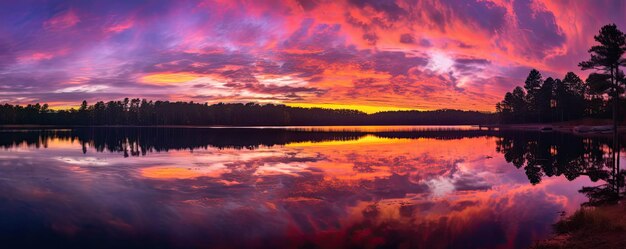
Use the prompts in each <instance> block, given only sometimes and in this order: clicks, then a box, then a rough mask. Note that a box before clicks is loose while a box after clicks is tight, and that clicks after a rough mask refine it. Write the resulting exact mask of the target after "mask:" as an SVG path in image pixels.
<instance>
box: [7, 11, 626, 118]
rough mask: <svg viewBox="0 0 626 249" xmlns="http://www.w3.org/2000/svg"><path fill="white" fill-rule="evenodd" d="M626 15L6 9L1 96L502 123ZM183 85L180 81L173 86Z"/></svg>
mask: <svg viewBox="0 0 626 249" xmlns="http://www.w3.org/2000/svg"><path fill="white" fill-rule="evenodd" d="M607 6H610V7H607ZM624 8H625V7H624V4H621V3H620V2H619V1H606V2H605V3H604V4H592V3H589V2H584V1H540V0H515V1H498V0H485V1H456V0H446V1H431V0H424V1H413V0H395V1H394V0H384V1H352V0H345V1H308V0H300V1H295V0H293V1H292V0H273V1H256V2H246V1H234V2H233V1H230V2H229V1H213V0H207V1H188V2H187V1H185V2H171V1H154V2H148V3H146V2H134V1H131V2H128V1H106V2H104V1H81V2H64V1H60V2H54V3H50V4H48V5H37V6H31V5H30V4H28V3H21V2H20V3H15V2H3V3H0V14H1V15H0V21H1V22H0V23H2V24H0V85H2V86H3V87H4V88H3V91H4V92H5V94H4V95H3V97H2V99H3V100H5V101H9V102H16V103H17V102H19V103H24V102H23V101H24V100H37V101H40V102H44V101H45V102H56V103H59V102H66V103H67V102H71V101H74V100H75V96H74V95H71V94H72V93H75V92H77V91H83V90H85V89H94V88H93V87H91V88H89V87H84V88H76V86H68V84H69V85H71V84H75V85H76V84H80V85H86V84H89V85H94V86H96V87H95V88H97V86H109V88H106V89H104V88H103V89H98V90H97V91H91V92H87V93H91V94H93V95H86V96H89V97H93V98H98V96H100V98H103V99H104V98H109V97H115V96H119V94H120V93H123V92H124V91H120V89H124V90H128V89H133V90H137V91H133V94H135V95H137V96H136V97H150V98H153V97H157V98H175V99H173V100H194V101H199V102H210V103H213V102H218V101H225V102H228V101H257V100H258V101H270V102H276V103H289V102H290V101H297V102H298V103H310V104H315V103H319V104H322V103H323V104H335V105H340V104H341V105H354V106H356V105H360V106H377V105H380V106H391V107H393V106H395V107H397V108H418V109H436V108H462V109H477V110H486V111H493V110H494V105H495V103H496V102H497V101H498V100H499V99H500V98H501V97H502V95H503V94H504V92H506V91H509V90H510V89H512V88H513V87H514V86H515V85H519V84H521V82H523V79H524V77H525V76H526V74H527V70H528V69H530V68H537V69H539V70H540V71H542V73H543V74H544V75H546V76H552V77H562V76H563V75H564V74H565V72H567V71H575V72H577V73H581V72H580V71H579V70H577V66H576V64H577V62H578V61H581V60H583V59H586V58H587V57H588V55H587V53H586V50H587V49H588V48H589V47H590V46H591V45H592V44H593V40H592V37H593V35H594V34H595V33H596V32H597V30H598V29H599V28H600V26H602V25H604V24H606V23H611V22H615V23H617V24H618V26H619V27H622V26H625V25H626V22H625V21H624V19H623V18H621V15H622V13H623V12H624V11H625V10H626V9H624ZM159 75H160V76H164V77H166V78H158V77H160V76H159ZM165 75H169V76H165ZM185 75H186V76H189V77H191V78H189V77H187V78H188V79H183V78H185V77H182V76H185ZM174 76H176V77H178V76H180V77H182V78H180V77H178V78H177V79H175V80H172V79H167V77H174ZM582 76H583V78H584V76H585V75H584V74H582ZM155 77H157V78H155ZM164 81H168V82H164ZM169 81H171V82H169ZM179 81H180V82H179ZM193 86H195V87H193ZM71 87H75V89H74V88H71ZM66 88H70V89H69V90H71V91H68V90H67V89H66ZM63 89H65V90H63ZM165 89H167V90H165ZM59 91H62V92H59ZM199 92H200V93H199ZM8 93H10V94H8ZM97 94H100V95H97ZM69 97H71V98H69Z"/></svg>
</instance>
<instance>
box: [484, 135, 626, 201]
mask: <svg viewBox="0 0 626 249" xmlns="http://www.w3.org/2000/svg"><path fill="white" fill-rule="evenodd" d="M496 150H497V151H498V152H500V153H502V154H504V158H505V159H506V161H507V162H509V163H512V164H513V165H514V166H515V167H517V168H519V169H523V170H524V171H525V173H526V176H527V177H528V180H529V181H530V183H532V184H538V183H540V182H541V180H542V178H543V177H553V176H563V177H565V178H567V179H568V180H570V181H571V180H574V179H576V178H578V177H580V176H588V177H589V179H591V180H592V181H594V182H596V181H602V182H604V184H601V185H598V186H592V187H584V188H582V189H581V190H580V192H581V193H584V194H585V195H587V197H589V201H588V202H587V203H585V205H601V204H605V203H610V202H615V201H617V200H618V198H619V194H620V189H621V187H623V186H624V180H623V179H624V173H625V172H624V171H621V170H620V169H619V164H617V165H616V163H615V162H616V161H615V158H619V156H618V155H617V154H618V152H619V147H618V149H617V150H614V149H613V142H612V140H611V139H609V138H605V137H594V138H589V137H581V136H574V135H571V134H563V133H538V132H515V133H508V132H507V133H501V134H500V137H499V138H498V140H497V141H496Z"/></svg>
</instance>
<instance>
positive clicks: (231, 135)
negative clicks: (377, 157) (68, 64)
mask: <svg viewBox="0 0 626 249" xmlns="http://www.w3.org/2000/svg"><path fill="white" fill-rule="evenodd" d="M489 134H494V131H481V130H464V131H461V130H424V131H381V132H364V131H317V130H298V129H282V128H280V129H274V128H268V129H260V128H258V129H257V128H146V127H142V128H139V127H137V128H104V127H100V128H75V129H64V130H55V129H52V130H5V131H2V136H0V147H3V148H11V147H16V146H20V145H26V146H29V147H35V148H40V147H44V148H46V147H48V144H49V143H50V141H51V140H55V139H59V140H64V141H77V142H78V143H80V144H82V149H83V152H87V149H88V147H92V148H94V149H95V150H96V151H98V152H105V151H108V152H121V153H124V156H140V155H146V154H147V153H148V152H160V151H169V150H194V149H207V148H208V147H214V148H219V149H226V148H233V149H255V148H258V147H260V146H275V145H285V144H288V143H297V142H324V141H346V140H356V139H359V138H361V137H364V136H367V135H375V136H378V137H384V138H435V139H459V138H465V137H478V136H487V135H489Z"/></svg>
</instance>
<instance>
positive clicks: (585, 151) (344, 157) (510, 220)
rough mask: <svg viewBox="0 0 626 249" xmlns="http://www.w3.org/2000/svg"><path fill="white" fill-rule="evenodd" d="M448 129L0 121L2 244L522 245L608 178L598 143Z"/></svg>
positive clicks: (604, 150)
mask: <svg viewBox="0 0 626 249" xmlns="http://www.w3.org/2000/svg"><path fill="white" fill-rule="evenodd" d="M457 128H459V129H454V127H391V128H390V127H377V128H373V127H366V128H362V129H359V128H358V127H342V128H337V127H335V128H328V127H326V128H324V127H305V128H302V127H300V128H291V129H282V128H268V127H265V128H254V129H253V128H219V129H215V128H214V129H210V128H93V129H75V130H27V131H25V130H0V148H2V149H0V217H2V218H1V219H0V241H1V242H2V243H3V244H4V245H10V247H26V246H30V247H47V248H49V247H59V248H68V247H75V248H94V247H95V248H97V247H102V248H120V247H149V248H170V247H180V248H231V247H251V248H281V247H287V248H345V247H352V248H361V247H364V248H396V247H399V248H525V247H527V246H529V245H531V244H532V242H533V241H534V240H537V239H542V238H545V237H546V236H549V234H550V233H551V226H550V225H551V224H552V223H554V222H556V221H557V220H558V219H559V218H560V215H561V212H563V211H565V212H566V213H571V212H573V211H575V210H576V209H578V208H579V207H580V205H581V204H582V203H584V202H588V201H590V199H589V198H587V197H586V196H585V195H584V194H582V193H579V190H580V189H581V188H583V187H585V186H587V187H589V186H599V187H600V188H601V187H603V186H604V187H606V185H604V183H605V182H606V181H610V176H611V171H610V170H609V167H608V165H609V164H610V162H609V161H610V155H609V152H610V151H611V149H610V144H611V143H610V141H608V140H606V139H602V138H598V139H590V138H582V137H576V136H573V135H565V134H560V133H520V132H517V133H506V132H497V131H480V130H477V128H475V127H469V126H467V127H465V126H464V127H457ZM607 179H609V180H607Z"/></svg>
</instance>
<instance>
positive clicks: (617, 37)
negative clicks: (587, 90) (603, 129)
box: [578, 24, 626, 130]
mask: <svg viewBox="0 0 626 249" xmlns="http://www.w3.org/2000/svg"><path fill="white" fill-rule="evenodd" d="M593 38H594V40H596V42H598V43H600V45H595V46H592V47H591V48H590V49H589V54H590V55H591V58H590V59H589V60H587V61H583V62H580V63H579V64H578V66H580V68H581V69H582V70H588V69H594V70H598V71H600V73H596V74H592V75H593V76H591V75H590V77H589V80H588V83H590V84H591V88H594V89H595V90H596V91H608V94H609V96H611V102H612V105H613V129H614V130H617V122H618V117H617V115H618V102H619V95H620V92H621V91H623V85H624V84H625V83H626V82H624V76H623V73H622V72H621V71H620V66H624V65H626V60H624V59H623V58H622V56H623V55H624V52H626V36H624V33H622V31H620V30H619V29H618V28H617V26H616V25H615V24H609V25H605V26H604V27H602V28H601V29H600V32H599V34H598V35H596V36H594V37H593Z"/></svg>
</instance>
